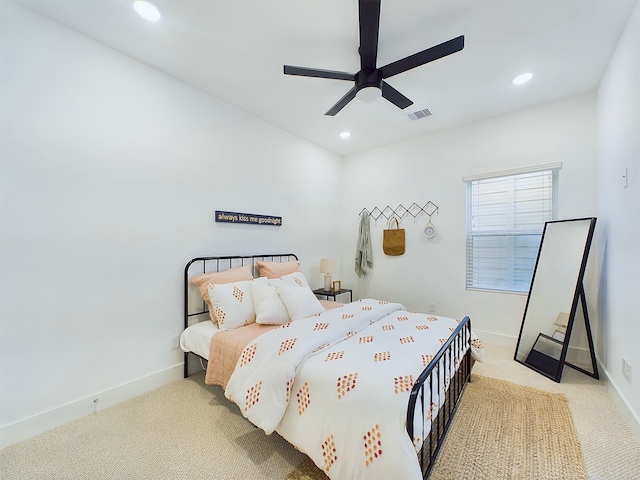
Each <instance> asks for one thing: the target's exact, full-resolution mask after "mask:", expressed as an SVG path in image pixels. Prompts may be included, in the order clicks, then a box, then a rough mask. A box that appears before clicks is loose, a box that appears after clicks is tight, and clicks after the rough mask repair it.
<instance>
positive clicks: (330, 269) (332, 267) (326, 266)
mask: <svg viewBox="0 0 640 480" xmlns="http://www.w3.org/2000/svg"><path fill="white" fill-rule="evenodd" d="M335 271H336V261H335V260H334V259H333V258H323V259H322V260H320V273H335Z"/></svg>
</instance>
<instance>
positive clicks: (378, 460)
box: [225, 299, 465, 479]
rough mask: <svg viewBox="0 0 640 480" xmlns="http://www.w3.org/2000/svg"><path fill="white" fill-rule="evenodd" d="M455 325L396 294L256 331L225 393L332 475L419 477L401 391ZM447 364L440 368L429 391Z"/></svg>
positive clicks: (255, 420) (258, 422)
mask: <svg viewBox="0 0 640 480" xmlns="http://www.w3.org/2000/svg"><path fill="white" fill-rule="evenodd" d="M457 326H458V321H457V320H454V319H451V318H447V317H439V316H433V315H425V314H421V313H410V312H407V311H406V310H405V309H404V307H403V306H402V305H400V304H397V303H388V302H383V301H378V300H373V299H366V300H361V301H357V302H353V303H349V304H346V305H344V306H342V307H340V308H336V309H334V310H328V311H326V312H323V313H321V314H319V315H315V316H313V317H309V318H306V319H302V320H297V321H295V322H292V323H289V324H287V325H284V326H282V327H280V328H276V329H275V330H272V331H270V332H267V333H265V334H263V335H260V336H259V337H258V338H256V339H255V340H254V341H253V342H251V343H250V344H249V345H248V346H247V347H246V348H245V349H244V351H243V353H242V355H241V357H240V359H239V361H238V364H237V366H236V369H235V371H234V373H233V375H232V376H231V378H230V379H229V382H228V384H227V388H226V391H225V395H226V396H227V398H229V399H230V400H232V401H234V402H235V403H236V404H237V405H238V406H239V407H240V410H241V412H242V414H243V415H244V416H245V417H247V418H248V419H249V420H250V421H251V422H253V423H254V424H255V425H257V426H258V427H260V428H262V429H263V430H264V431H265V432H266V433H268V434H269V433H272V432H273V431H277V432H278V433H279V434H280V435H282V436H283V437H284V438H285V439H286V440H288V441H289V442H290V443H292V444H293V445H294V446H295V447H296V448H298V449H299V450H300V451H302V452H304V453H306V454H307V455H308V456H309V457H310V458H311V459H312V460H313V461H314V463H315V464H316V465H317V466H318V467H319V468H321V469H322V470H323V471H324V472H325V473H326V474H327V475H328V476H329V477H330V478H332V479H356V478H366V479H391V478H402V479H419V478H422V474H421V471H420V467H419V465H418V460H417V456H416V449H417V448H419V447H420V444H421V439H419V438H417V439H416V438H414V439H413V442H412V441H411V439H410V438H409V437H408V435H407V431H406V413H407V403H408V398H409V393H410V391H411V388H412V386H413V383H414V381H415V380H416V378H417V377H418V375H420V373H421V372H422V371H423V370H424V368H425V367H426V366H427V365H428V364H429V363H430V361H431V359H432V358H433V356H434V355H435V354H436V353H437V352H438V350H439V349H440V347H441V346H442V344H443V343H445V342H446V340H447V339H448V338H449V336H450V335H451V333H452V332H453V331H454V330H455V329H456V327H457ZM464 353H465V352H459V354H458V357H457V358H456V360H455V362H454V365H457V363H458V359H459V358H461V357H462V355H464ZM450 373H451V372H445V371H443V370H442V371H441V372H440V377H441V382H440V384H441V385H442V387H441V389H442V392H440V394H437V393H436V395H435V396H434V398H438V397H442V394H443V393H444V389H445V388H446V386H447V384H448V379H449V377H450ZM434 388H436V387H435V386H434ZM438 407H439V405H437V404H434V405H432V406H431V410H430V413H429V414H428V415H427V417H428V418H426V419H421V418H416V426H417V425H418V424H419V423H422V421H423V420H424V422H425V424H427V428H429V427H428V424H429V423H430V421H431V417H432V416H433V418H435V416H436V415H437V409H438ZM415 431H420V428H416V429H415Z"/></svg>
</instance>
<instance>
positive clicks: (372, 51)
mask: <svg viewBox="0 0 640 480" xmlns="http://www.w3.org/2000/svg"><path fill="white" fill-rule="evenodd" d="M358 12H359V15H360V49H359V50H358V51H359V52H360V68H361V69H362V70H364V69H365V68H371V69H375V68H376V61H377V56H378V30H379V28H380V0H360V1H359V2H358Z"/></svg>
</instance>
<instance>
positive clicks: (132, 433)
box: [0, 345, 640, 480]
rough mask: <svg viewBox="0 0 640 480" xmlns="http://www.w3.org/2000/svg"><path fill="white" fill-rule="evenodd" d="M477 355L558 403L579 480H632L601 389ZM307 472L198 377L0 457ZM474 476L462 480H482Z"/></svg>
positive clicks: (40, 468) (89, 474) (184, 470)
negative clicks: (567, 420)
mask: <svg viewBox="0 0 640 480" xmlns="http://www.w3.org/2000/svg"><path fill="white" fill-rule="evenodd" d="M485 348H486V350H487V352H486V353H487V359H486V360H485V362H483V363H482V364H476V366H475V367H474V375H482V376H488V377H493V378H500V379H504V380H508V381H512V382H514V383H518V384H525V385H528V386H531V387H533V388H536V389H539V390H545V391H549V392H552V393H562V394H563V395H565V397H566V398H567V400H568V407H569V409H570V411H571V414H572V417H573V421H574V423H575V426H576V430H577V433H578V438H579V441H580V445H581V449H582V453H583V456H584V463H585V465H586V468H587V476H588V479H589V480H620V479H624V480H627V479H628V480H631V479H640V445H639V444H638V443H637V442H636V441H635V440H634V439H633V436H632V434H631V432H630V430H629V428H628V427H627V426H626V424H625V423H624V421H623V420H622V418H621V417H620V415H619V414H618V412H617V410H616V409H615V407H614V405H613V403H612V402H611V400H610V398H609V396H608V394H607V391H606V386H604V384H603V382H598V381H596V380H593V379H591V378H589V377H587V376H585V375H583V374H581V373H578V372H575V371H573V370H571V369H567V371H566V372H565V375H564V376H563V381H562V383H561V384H557V383H555V382H552V381H550V380H548V379H546V378H544V377H542V376H541V375H538V374H536V373H535V372H533V371H532V370H530V369H528V368H526V367H524V366H522V365H520V364H518V363H516V362H514V361H513V359H512V358H513V349H506V348H502V347H494V346H491V345H485ZM458 413H460V412H458ZM456 419H457V417H456ZM450 433H451V432H450ZM305 467H306V468H307V471H305V470H304V468H305ZM317 472H319V470H318V469H317V468H315V467H314V466H313V464H311V463H310V462H309V461H308V460H307V457H306V456H305V455H303V454H301V453H300V452H298V451H297V450H296V449H295V448H293V447H292V446H291V445H289V444H288V443H287V442H286V441H284V440H283V439H282V438H280V437H279V436H277V435H271V436H267V435H264V433H263V432H262V431H260V430H258V429H256V428H254V427H253V426H252V425H251V424H249V422H247V421H246V420H245V419H244V418H243V417H242V416H241V415H240V414H239V412H238V409H237V408H236V407H235V406H234V405H233V404H231V403H230V402H228V401H227V399H226V398H224V394H223V392H222V390H221V389H220V388H217V387H209V386H207V385H204V384H203V375H202V374H197V375H193V376H192V377H190V378H188V379H186V380H179V381H177V382H174V383H172V384H169V385H166V386H164V387H162V388H159V389H157V390H154V391H152V392H149V393H147V394H144V395H141V396H139V397H137V398H134V399H132V400H130V401H128V402H124V403H122V404H120V405H117V406H115V407H111V408H108V409H105V410H101V411H98V412H97V413H95V414H92V415H89V416H87V417H84V418H81V419H79V420H76V421H74V422H71V423H68V424H66V425H62V426H60V427H58V428H55V429H53V430H50V431H48V432H45V433H43V434H41V435H38V436H36V437H33V438H31V439H29V440H26V441H24V442H20V443H18V444H16V445H13V446H10V447H7V448H5V449H3V450H0V478H1V479H2V480H14V479H15V480H40V479H43V480H44V479H47V480H49V479H52V480H57V479H64V480H67V479H69V480H71V479H74V480H75V479H97V480H102V479H133V480H137V479H154V480H160V479H174V478H193V479H204V478H207V479H244V478H251V479H252V480H253V479H278V480H284V479H288V480H316V478H318V477H314V476H310V475H314V474H315V473H317ZM319 473H321V472H319ZM476 473H477V472H474V473H473V474H471V475H469V476H468V477H467V478H473V479H478V480H481V479H482V478H487V477H483V476H481V475H480V474H479V472H478V474H476ZM434 474H435V472H434ZM305 475H307V476H305ZM320 478H321V477H320ZM432 478H433V477H432ZM440 478H442V477H440ZM537 478H544V477H537Z"/></svg>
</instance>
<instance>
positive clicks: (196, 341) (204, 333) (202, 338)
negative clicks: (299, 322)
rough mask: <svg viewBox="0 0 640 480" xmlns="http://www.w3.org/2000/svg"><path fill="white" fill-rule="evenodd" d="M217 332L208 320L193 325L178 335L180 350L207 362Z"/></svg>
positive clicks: (329, 304)
mask: <svg viewBox="0 0 640 480" xmlns="http://www.w3.org/2000/svg"><path fill="white" fill-rule="evenodd" d="M320 303H321V304H322V306H323V307H324V308H325V309H327V310H330V309H332V308H336V307H337V306H340V305H342V304H341V303H339V302H331V301H328V300H320ZM219 331H220V329H219V328H218V327H217V326H216V325H215V324H214V323H213V322H212V321H210V320H209V319H208V318H207V319H206V320H204V321H202V322H197V323H194V324H193V325H190V326H189V327H188V328H186V329H185V330H184V331H183V332H182V335H180V348H181V349H182V351H183V352H192V353H195V354H196V355H198V356H200V357H202V358H204V359H205V360H209V347H210V345H211V337H213V336H214V335H215V334H216V333H218V332H219Z"/></svg>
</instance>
